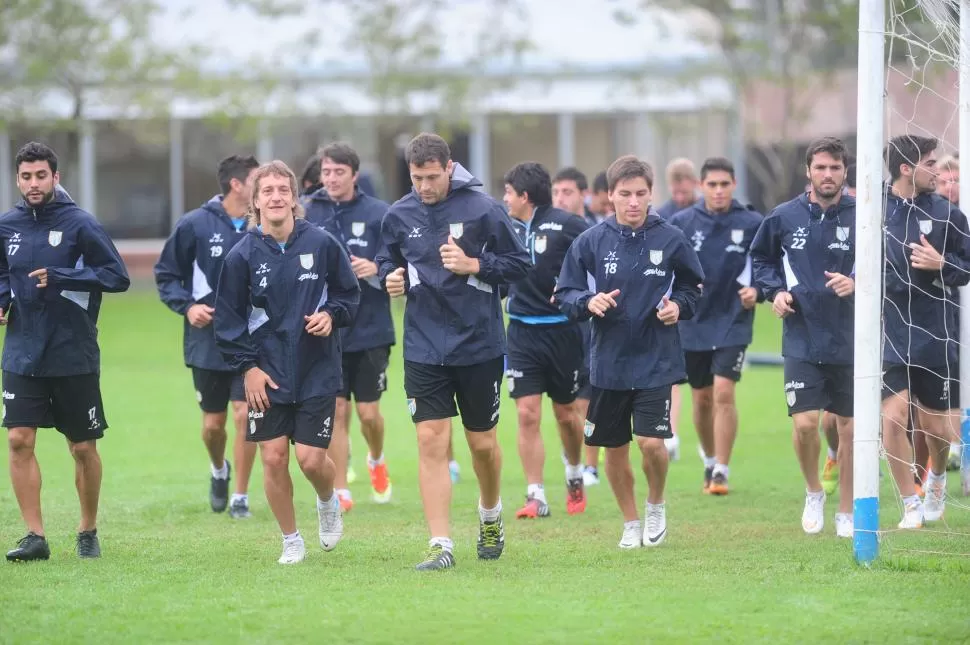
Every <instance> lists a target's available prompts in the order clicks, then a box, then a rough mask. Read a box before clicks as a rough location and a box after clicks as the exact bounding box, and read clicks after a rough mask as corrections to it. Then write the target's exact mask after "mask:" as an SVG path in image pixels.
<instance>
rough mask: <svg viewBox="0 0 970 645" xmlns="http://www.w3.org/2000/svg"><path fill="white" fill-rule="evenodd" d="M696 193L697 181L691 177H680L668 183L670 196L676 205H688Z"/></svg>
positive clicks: (692, 201)
mask: <svg viewBox="0 0 970 645" xmlns="http://www.w3.org/2000/svg"><path fill="white" fill-rule="evenodd" d="M696 195H697V182H696V181H694V180H693V179H680V180H678V181H675V182H674V183H672V184H671V185H670V198H671V199H672V200H674V203H675V204H677V205H678V206H684V207H687V206H690V205H691V204H693V203H694V199H695V196H696Z"/></svg>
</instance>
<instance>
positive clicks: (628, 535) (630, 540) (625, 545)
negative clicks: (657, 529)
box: [619, 522, 643, 549]
mask: <svg viewBox="0 0 970 645" xmlns="http://www.w3.org/2000/svg"><path fill="white" fill-rule="evenodd" d="M619 546H620V548H621V549H638V548H640V547H641V546H643V529H642V528H641V527H640V522H637V523H635V524H632V525H630V526H627V525H626V524H624V525H623V537H621V538H620V545H619Z"/></svg>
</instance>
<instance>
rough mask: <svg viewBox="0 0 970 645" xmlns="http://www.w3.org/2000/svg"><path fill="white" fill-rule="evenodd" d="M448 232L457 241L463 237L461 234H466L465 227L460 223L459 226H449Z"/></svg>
mask: <svg viewBox="0 0 970 645" xmlns="http://www.w3.org/2000/svg"><path fill="white" fill-rule="evenodd" d="M448 230H449V232H450V233H451V237H453V238H454V239H456V240H457V239H458V238H460V237H461V234H462V233H464V232H465V225H464V224H462V223H461V222H458V223H457V224H450V225H449V226H448Z"/></svg>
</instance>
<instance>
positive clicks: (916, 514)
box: [899, 500, 923, 529]
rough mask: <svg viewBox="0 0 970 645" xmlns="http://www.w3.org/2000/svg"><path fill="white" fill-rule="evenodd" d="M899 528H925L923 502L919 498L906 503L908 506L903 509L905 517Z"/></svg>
mask: <svg viewBox="0 0 970 645" xmlns="http://www.w3.org/2000/svg"><path fill="white" fill-rule="evenodd" d="M899 528H901V529H921V528H923V502H920V501H918V500H917V501H915V502H912V503H911V504H907V505H906V508H905V509H904V510H903V519H902V520H900V522H899Z"/></svg>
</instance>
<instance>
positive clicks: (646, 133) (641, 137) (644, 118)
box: [633, 112, 658, 172]
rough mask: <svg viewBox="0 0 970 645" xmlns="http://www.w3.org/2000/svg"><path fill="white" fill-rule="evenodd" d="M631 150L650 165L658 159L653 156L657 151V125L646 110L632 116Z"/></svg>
mask: <svg viewBox="0 0 970 645" xmlns="http://www.w3.org/2000/svg"><path fill="white" fill-rule="evenodd" d="M633 150H634V152H633V154H635V155H636V156H637V157H639V158H640V159H643V160H645V161H648V162H649V163H650V164H651V165H653V166H656V164H657V163H658V160H657V159H654V158H653V156H654V155H656V153H657V127H656V125H655V124H654V122H653V119H652V118H651V117H650V114H649V113H647V112H640V113H639V114H637V115H636V116H635V117H634V120H633ZM654 172H656V168H654Z"/></svg>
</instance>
